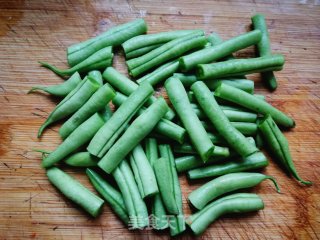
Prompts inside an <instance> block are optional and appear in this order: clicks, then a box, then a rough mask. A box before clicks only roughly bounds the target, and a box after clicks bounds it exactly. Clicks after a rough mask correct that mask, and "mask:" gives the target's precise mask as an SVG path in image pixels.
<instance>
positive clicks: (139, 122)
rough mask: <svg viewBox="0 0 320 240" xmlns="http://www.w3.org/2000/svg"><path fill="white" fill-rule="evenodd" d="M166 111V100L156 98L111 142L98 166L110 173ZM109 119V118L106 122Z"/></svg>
mask: <svg viewBox="0 0 320 240" xmlns="http://www.w3.org/2000/svg"><path fill="white" fill-rule="evenodd" d="M129 98H130V97H129ZM129 98H128V99H129ZM119 109H120V108H119ZM118 111H119V110H118ZM167 111H168V105H167V103H166V101H165V100H164V99H163V98H158V100H157V101H156V102H155V103H153V104H152V105H151V106H150V107H149V108H148V109H147V110H146V111H145V112H144V113H143V114H141V115H140V116H138V117H137V118H136V119H135V120H134V121H133V122H132V124H131V125H130V126H129V127H128V129H127V130H126V131H125V132H124V133H123V135H122V136H121V137H120V138H119V139H118V140H117V141H116V142H115V144H113V146H112V147H111V148H110V149H109V151H108V152H107V153H106V155H104V157H103V158H102V159H101V160H100V162H99V163H98V165H99V167H100V168H102V169H103V170H104V171H106V172H107V173H111V172H112V171H113V170H114V169H115V168H116V167H117V165H118V164H119V163H120V162H121V161H122V160H123V159H124V158H125V156H126V155H127V154H128V153H129V152H130V151H131V150H132V149H133V148H134V147H135V146H136V145H137V144H138V143H139V142H140V141H142V140H143V138H145V137H146V136H147V135H148V134H149V133H150V132H151V131H152V129H153V128H154V127H155V125H156V124H157V123H158V122H159V121H160V119H161V118H162V117H163V116H164V114H165V113H166V112H167ZM115 114H116V113H115ZM115 114H114V115H115ZM114 115H113V116H114ZM110 121H111V119H110V120H109V121H108V122H110Z"/></svg>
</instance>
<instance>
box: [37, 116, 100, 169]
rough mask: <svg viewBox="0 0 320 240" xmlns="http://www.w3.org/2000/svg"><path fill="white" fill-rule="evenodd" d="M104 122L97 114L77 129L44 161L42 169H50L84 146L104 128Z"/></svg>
mask: <svg viewBox="0 0 320 240" xmlns="http://www.w3.org/2000/svg"><path fill="white" fill-rule="evenodd" d="M103 124H104V120H103V119H102V117H101V116H100V115H99V114H98V113H96V114H94V115H92V116H91V117H90V118H89V119H88V120H86V121H85V122H83V123H82V124H81V125H80V126H79V127H77V128H76V129H75V130H74V131H73V132H72V133H71V134H70V135H69V136H68V137H67V138H66V139H65V140H64V141H63V142H62V143H61V144H60V145H59V146H58V147H57V148H56V150H54V151H53V152H52V153H50V154H49V155H48V157H46V158H44V159H43V161H42V164H41V165H42V167H44V168H49V167H51V166H53V165H54V164H55V163H57V162H59V161H61V160H62V159H64V158H65V157H66V156H68V155H69V154H70V153H72V152H74V151H75V150H77V149H78V148H79V147H81V146H83V145H84V144H86V143H87V142H89V141H90V139H91V138H92V137H93V136H94V134H95V133H96V132H97V131H98V130H99V129H100V128H101V127H102V126H103Z"/></svg>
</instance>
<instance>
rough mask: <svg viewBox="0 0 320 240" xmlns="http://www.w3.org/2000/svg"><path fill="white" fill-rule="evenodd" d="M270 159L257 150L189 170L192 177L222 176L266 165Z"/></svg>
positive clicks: (189, 175)
mask: <svg viewBox="0 0 320 240" xmlns="http://www.w3.org/2000/svg"><path fill="white" fill-rule="evenodd" d="M267 165H268V160H267V158H266V157H265V155H264V154H263V153H262V152H256V153H254V154H252V155H250V156H248V157H245V158H241V159H235V160H232V161H228V162H226V163H220V164H216V165H211V166H207V167H203V168H197V169H193V170H190V171H188V177H189V178H190V179H199V178H207V177H216V176H221V175H224V174H227V173H233V172H243V171H249V170H254V169H259V168H263V167H266V166H267Z"/></svg>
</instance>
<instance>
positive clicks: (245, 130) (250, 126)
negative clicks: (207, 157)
mask: <svg viewBox="0 0 320 240" xmlns="http://www.w3.org/2000/svg"><path fill="white" fill-rule="evenodd" d="M201 123H202V125H203V127H204V128H205V129H206V130H207V131H213V132H216V131H217V130H216V129H215V127H213V125H212V124H211V123H208V122H204V121H201ZM230 123H231V125H232V126H233V127H234V128H235V129H237V130H238V131H239V132H241V133H242V134H243V135H246V136H255V135H256V134H257V131H258V126H257V124H256V123H248V122H230Z"/></svg>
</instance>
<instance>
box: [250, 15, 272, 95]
mask: <svg viewBox="0 0 320 240" xmlns="http://www.w3.org/2000/svg"><path fill="white" fill-rule="evenodd" d="M251 21H252V25H253V28H254V29H259V30H260V31H261V33H262V36H261V40H260V42H258V43H257V49H258V55H259V56H260V57H263V56H268V55H271V48H270V39H269V32H268V27H267V24H266V21H265V18H264V15H262V14H256V15H254V16H253V17H251ZM262 79H263V80H264V81H265V83H266V84H267V86H268V87H269V88H270V89H271V90H275V89H276V88H277V86H278V84H277V79H276V77H275V76H274V74H273V72H264V73H262Z"/></svg>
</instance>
